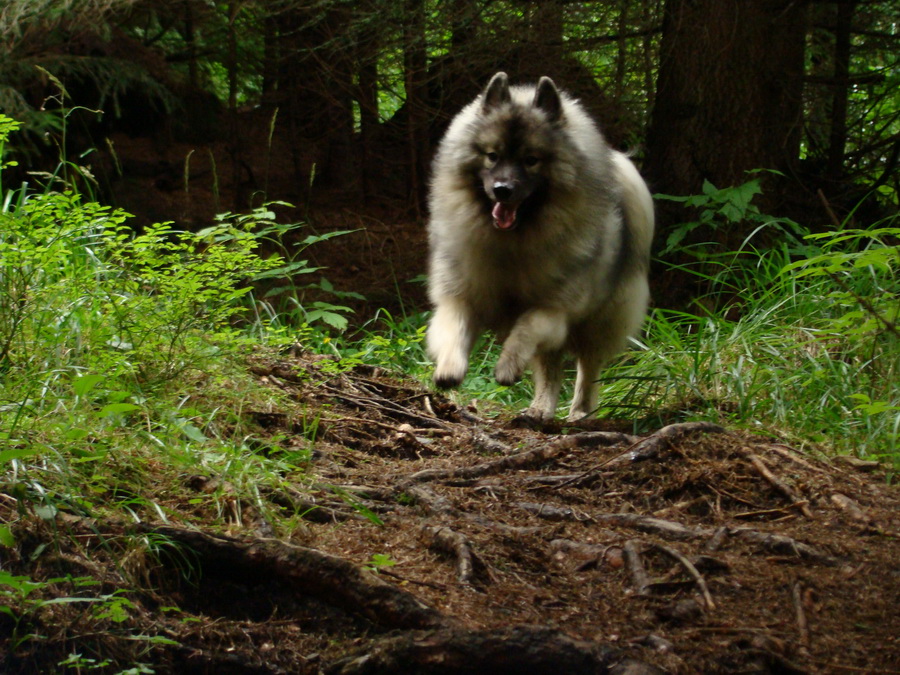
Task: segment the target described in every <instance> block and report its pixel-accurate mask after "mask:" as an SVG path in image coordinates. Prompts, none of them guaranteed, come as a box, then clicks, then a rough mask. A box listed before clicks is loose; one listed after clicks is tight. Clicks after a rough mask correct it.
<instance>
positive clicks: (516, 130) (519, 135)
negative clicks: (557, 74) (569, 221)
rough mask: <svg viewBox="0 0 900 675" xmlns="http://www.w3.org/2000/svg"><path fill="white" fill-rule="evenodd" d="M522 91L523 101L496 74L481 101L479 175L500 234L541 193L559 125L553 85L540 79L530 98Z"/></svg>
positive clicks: (518, 92)
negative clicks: (524, 95)
mask: <svg viewBox="0 0 900 675" xmlns="http://www.w3.org/2000/svg"><path fill="white" fill-rule="evenodd" d="M527 91H528V96H527V97H524V98H523V93H522V92H523V90H521V89H519V90H513V91H512V92H511V91H510V86H509V79H508V78H507V76H506V73H497V74H496V75H494V76H493V77H492V78H491V81H490V82H489V83H488V85H487V87H486V88H485V90H484V92H483V93H482V95H481V103H480V108H479V112H478V114H479V121H480V124H479V133H478V137H477V141H476V146H477V152H478V153H479V156H480V160H481V163H480V168H479V171H478V174H479V178H480V179H481V183H482V187H483V189H484V193H485V195H487V198H488V199H489V200H490V202H491V203H492V206H491V216H492V218H493V222H494V226H495V227H497V228H498V229H500V230H511V229H513V228H515V227H516V225H517V224H519V221H520V220H521V219H522V218H521V216H522V214H523V213H525V212H527V211H529V210H532V209H533V208H534V207H535V206H536V202H537V201H540V199H541V197H542V195H543V194H544V193H545V192H546V189H547V186H548V177H549V165H550V163H551V162H552V161H553V158H554V141H555V138H556V131H555V130H556V129H558V128H559V126H560V123H561V121H562V115H563V111H562V101H561V99H560V94H559V91H558V90H557V88H556V85H555V84H554V83H553V80H551V79H550V78H549V77H542V78H541V79H540V81H539V82H538V84H537V87H535V88H533V92H534V93H533V95H532V94H531V89H528V90H527Z"/></svg>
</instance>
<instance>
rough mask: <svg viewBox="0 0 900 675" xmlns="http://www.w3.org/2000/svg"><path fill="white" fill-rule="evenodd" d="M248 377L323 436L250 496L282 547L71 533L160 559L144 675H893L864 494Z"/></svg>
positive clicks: (204, 482) (86, 552) (364, 382)
mask: <svg viewBox="0 0 900 675" xmlns="http://www.w3.org/2000/svg"><path fill="white" fill-rule="evenodd" d="M254 372H255V374H256V375H257V376H258V377H260V378H261V379H263V380H264V381H265V382H266V383H267V384H268V385H270V386H273V387H280V388H282V389H284V390H285V391H286V392H288V393H289V394H290V396H291V397H292V398H294V399H295V400H297V401H300V402H302V403H303V404H304V405H305V406H306V408H307V410H308V411H309V414H310V415H312V416H316V418H317V419H318V428H317V438H316V442H315V446H314V447H315V450H314V456H313V460H312V463H311V467H310V471H309V477H308V482H307V483H306V484H304V485H284V486H282V487H280V488H277V489H275V488H267V489H265V490H262V491H261V496H262V497H263V498H264V499H266V500H268V502H269V503H270V504H272V505H276V506H278V507H281V508H283V509H285V510H286V511H288V512H294V513H296V514H297V517H298V520H299V519H302V524H300V525H298V527H297V528H296V530H295V534H294V536H293V537H292V538H291V539H290V540H285V539H279V538H275V537H273V536H272V532H271V530H270V528H269V526H268V525H267V523H266V522H265V521H263V520H261V519H258V518H256V517H255V516H254V513H255V510H254V505H253V504H252V503H248V502H241V501H240V500H237V501H236V503H235V504H234V508H235V513H236V514H239V515H237V516H235V518H234V521H235V527H234V528H232V530H231V531H230V532H229V534H228V535H227V536H226V535H224V534H221V533H216V532H205V531H201V530H197V529H187V528H184V527H181V526H178V525H175V524H146V523H144V524H140V525H134V524H126V523H122V524H118V525H116V524H109V523H104V524H99V523H95V522H90V521H87V520H85V519H79V518H76V517H70V518H69V519H68V527H69V531H70V532H73V533H74V535H73V538H74V539H78V537H81V539H80V540H79V541H80V546H81V547H82V548H80V549H79V550H73V551H71V552H69V553H68V554H67V555H69V556H70V558H72V559H79V560H80V559H81V558H83V561H82V562H79V563H78V564H81V565H84V566H87V565H91V566H94V567H99V566H102V565H105V564H110V560H111V558H114V557H115V556H113V555H111V554H110V553H108V552H107V553H104V550H105V549H104V548H103V546H102V545H101V544H100V539H99V538H98V537H97V536H96V535H97V534H98V531H103V533H105V534H107V535H108V534H116V533H120V532H122V531H126V530H127V531H129V532H135V531H138V532H142V533H143V534H144V535H146V536H147V537H152V538H155V540H158V541H164V542H165V543H166V545H164V546H160V548H159V553H158V555H157V556H156V558H155V559H154V560H153V561H152V562H146V563H145V564H146V566H147V569H146V578H147V581H148V588H153V589H154V590H152V591H149V590H148V591H147V593H146V594H145V595H144V596H143V597H141V598H138V599H136V600H135V602H136V606H137V607H139V609H140V612H139V613H138V614H137V615H136V616H137V618H136V619H134V621H136V622H137V623H138V624H140V629H141V630H142V631H143V633H144V634H146V635H156V636H160V637H164V638H165V639H166V640H171V641H172V642H173V643H172V644H168V643H165V644H154V646H153V647H152V649H148V650H147V652H146V655H145V656H144V657H143V660H144V662H146V663H149V664H151V667H153V668H154V669H155V672H176V673H179V672H192V673H194V672H197V673H202V672H206V673H310V674H312V673H323V672H324V673H334V674H341V675H350V674H362V673H367V674H375V673H385V674H386V673H429V674H431V673H434V674H438V673H447V674H450V673H454V674H455V673H517V674H519V673H554V674H556V675H558V674H561V673H618V674H620V675H621V674H625V673H628V674H631V675H637V674H641V673H647V674H649V673H657V672H672V673H701V672H702V673H805V672H809V673H892V672H900V609H898V607H900V567H898V565H897V561H898V559H900V541H898V532H900V511H898V506H900V494H898V491H897V490H896V489H895V488H891V487H888V486H886V485H885V482H884V478H883V476H878V475H869V474H866V473H864V472H863V471H862V470H860V469H859V468H854V467H849V466H844V465H842V464H840V463H834V464H827V463H825V462H822V461H818V460H816V459H813V458H810V457H809V456H805V455H803V454H801V453H799V452H798V451H796V450H794V449H792V448H791V447H789V446H787V445H785V444H783V443H781V442H779V441H778V440H777V439H775V438H767V437H766V436H765V435H754V436H751V435H748V434H744V433H736V432H733V431H729V430H726V429H722V428H720V427H717V426H715V425H711V424H702V423H697V424H682V425H672V426H670V427H666V428H664V429H661V430H659V431H658V432H656V433H654V434H652V435H650V436H646V437H643V438H635V437H632V436H629V435H628V434H627V433H623V432H622V431H621V430H617V429H614V428H610V426H609V425H605V428H604V427H603V426H601V425H599V424H597V425H595V426H594V427H593V428H588V427H585V428H581V429H561V428H556V427H555V428H545V429H541V430H535V429H530V428H527V427H522V426H519V425H517V421H516V420H514V419H506V420H499V421H496V420H495V421H488V420H484V419H480V418H479V417H478V416H477V414H476V413H474V412H473V411H469V410H464V409H460V408H458V407H457V406H455V405H454V404H452V403H450V402H449V401H447V400H446V399H443V398H441V397H434V396H432V395H431V394H429V393H428V392H427V391H425V390H422V389H420V388H418V387H416V386H414V385H410V384H409V383H404V382H399V381H397V380H394V379H391V378H388V377H385V376H384V375H383V374H381V373H378V372H376V371H372V370H369V369H357V370H355V371H353V372H348V373H343V374H340V375H326V374H324V373H322V372H320V369H319V366H318V364H317V362H315V361H314V360H311V359H307V358H303V357H298V358H296V359H290V360H285V361H280V362H267V363H261V364H259V365H258V367H256V368H255V370H254ZM248 414H251V415H253V413H252V412H251V413H248ZM256 421H257V423H258V424H259V425H260V426H261V427H264V428H265V429H266V430H267V431H268V432H269V433H271V434H273V435H274V434H282V435H284V437H287V438H290V437H291V435H293V434H298V433H299V432H300V431H301V428H300V427H301V424H300V421H299V420H295V419H291V418H290V417H289V416H288V415H284V414H279V413H271V412H270V413H265V414H262V413H259V414H257V415H256ZM306 433H307V434H308V433H310V431H309V429H308V428H307V429H306ZM210 481H212V478H210V477H205V476H193V477H192V478H191V479H190V480H189V481H188V488H189V493H190V491H194V492H195V493H202V492H203V491H205V490H208V489H210V484H209V483H210ZM176 543H177V544H179V545H178V546H173V545H172V544H176ZM88 560H89V561H90V563H88V562H87V561H88ZM70 562H71V561H70ZM120 562H121V559H120ZM72 564H75V563H74V562H73V563H72ZM123 564H124V563H123ZM186 572H187V573H186ZM98 574H99V572H98ZM101 576H102V575H101ZM185 577H187V579H188V581H184V578H185ZM174 608H177V610H176V609H174ZM66 639H69V640H70V641H72V642H73V644H77V643H76V642H74V640H73V638H72V637H71V636H69V637H67V638H66ZM176 643H177V644H176ZM123 650H124V647H123Z"/></svg>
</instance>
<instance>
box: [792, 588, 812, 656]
mask: <svg viewBox="0 0 900 675" xmlns="http://www.w3.org/2000/svg"><path fill="white" fill-rule="evenodd" d="M791 598H792V599H793V601H794V613H795V615H796V617H797V631H798V632H799V634H800V645H801V647H802V648H803V650H804V651H808V650H809V623H808V622H807V620H806V610H804V609H803V584H801V583H800V582H799V581H797V582H795V583H794V587H793V588H792V589H791ZM806 655H807V654H804V656H806Z"/></svg>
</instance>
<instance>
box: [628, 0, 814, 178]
mask: <svg viewBox="0 0 900 675" xmlns="http://www.w3.org/2000/svg"><path fill="white" fill-rule="evenodd" d="M805 31H806V2H803V1H799V2H794V1H792V0H725V1H721V0H668V1H667V2H666V6H665V12H664V18H663V34H662V45H661V54H660V67H659V75H658V79H657V88H656V101H655V105H654V107H653V112H652V116H651V122H650V129H649V132H648V138H647V149H648V162H647V165H646V166H645V171H646V173H647V174H648V176H649V178H650V180H651V184H652V187H653V189H654V190H655V191H658V192H664V193H668V194H696V193H698V192H699V190H700V188H701V187H702V185H703V181H704V179H708V180H710V181H711V182H712V183H713V184H715V185H716V186H717V187H727V186H729V185H734V184H740V183H742V182H744V181H745V180H746V179H747V176H746V172H747V171H748V170H750V169H757V168H770V169H778V170H781V171H787V170H789V169H790V167H791V165H792V164H793V162H794V161H795V160H796V159H797V157H798V154H799V142H800V132H801V113H802V107H801V93H802V76H803V68H804V62H803V60H804V40H805V35H806V32H805Z"/></svg>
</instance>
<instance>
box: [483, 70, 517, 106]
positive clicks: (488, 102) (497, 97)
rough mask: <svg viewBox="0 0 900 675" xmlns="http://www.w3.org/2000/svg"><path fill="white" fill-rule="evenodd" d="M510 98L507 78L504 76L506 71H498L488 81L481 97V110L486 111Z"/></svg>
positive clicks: (507, 101) (506, 101) (508, 100)
mask: <svg viewBox="0 0 900 675" xmlns="http://www.w3.org/2000/svg"><path fill="white" fill-rule="evenodd" d="M511 100H512V99H511V98H510V96H509V78H508V77H507V76H506V73H503V72H500V73H497V74H496V75H494V76H493V77H492V78H491V81H490V82H488V86H487V88H485V90H484V96H483V97H482V101H481V110H482V112H487V111H488V110H490V109H491V108H496V107H498V106H501V105H503V104H504V103H509V102H510V101H511Z"/></svg>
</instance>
